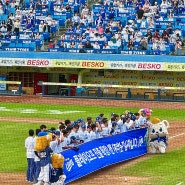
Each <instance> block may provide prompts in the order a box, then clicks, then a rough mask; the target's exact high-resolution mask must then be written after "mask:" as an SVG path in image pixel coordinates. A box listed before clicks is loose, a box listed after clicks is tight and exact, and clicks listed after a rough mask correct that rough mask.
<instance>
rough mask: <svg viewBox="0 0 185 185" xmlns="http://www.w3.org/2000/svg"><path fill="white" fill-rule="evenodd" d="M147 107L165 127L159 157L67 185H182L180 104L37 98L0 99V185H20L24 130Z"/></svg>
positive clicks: (183, 110) (184, 160)
mask: <svg viewBox="0 0 185 185" xmlns="http://www.w3.org/2000/svg"><path fill="white" fill-rule="evenodd" d="M144 107H148V108H150V109H152V110H153V112H152V116H157V117H159V118H160V119H161V120H163V119H166V120H168V121H169V123H170V128H169V130H168V131H169V142H168V144H169V145H168V149H167V152H166V153H165V154H155V155H152V154H147V155H145V156H143V157H139V158H136V159H132V160H129V161H126V162H122V163H119V164H116V165H113V166H109V167H106V168H104V169H102V170H99V171H96V172H94V173H93V174H90V175H88V176H86V177H84V178H82V179H79V180H77V181H74V182H72V183H69V185H81V184H87V185H92V184H96V185H109V184H112V185H122V184H129V185H140V184H141V185H183V184H185V165H184V164H185V157H184V153H185V147H184V146H185V140H184V136H185V126H184V125H185V116H184V115H185V103H184V102H181V103H180V102H154V101H130V100H129V101H127V100H99V99H74V98H44V97H40V96H26V95H23V96H12V97H8V96H1V97H0V121H1V123H0V135H1V140H0V146H1V152H0V159H1V160H0V184H1V185H5V184H8V185H9V184H10V185H20V184H21V185H26V184H29V183H27V182H26V180H25V179H26V176H25V174H26V173H25V172H26V166H27V162H26V150H25V148H24V141H25V139H26V137H27V136H28V130H29V129H34V130H35V129H36V128H39V126H40V125H41V124H45V125H46V126H47V128H51V127H55V128H57V126H58V122H59V121H62V120H65V119H70V120H76V119H78V118H84V119H86V118H87V117H88V116H91V117H93V118H94V119H95V118H96V117H97V116H98V115H99V114H100V113H104V114H105V117H107V118H109V117H110V114H111V113H112V112H114V113H117V114H122V113H123V112H124V111H125V110H130V111H132V112H137V111H138V110H139V109H141V108H144Z"/></svg>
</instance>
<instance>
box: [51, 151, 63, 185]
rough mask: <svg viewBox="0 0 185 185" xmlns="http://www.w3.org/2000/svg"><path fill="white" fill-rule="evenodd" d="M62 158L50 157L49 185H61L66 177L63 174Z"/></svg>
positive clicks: (54, 155) (57, 155)
mask: <svg viewBox="0 0 185 185" xmlns="http://www.w3.org/2000/svg"><path fill="white" fill-rule="evenodd" d="M63 166H64V156H62V155H61V154H56V153H55V154H53V155H52V157H51V177H50V182H51V185H63V184H64V181H65V179H66V175H65V174H64V172H63Z"/></svg>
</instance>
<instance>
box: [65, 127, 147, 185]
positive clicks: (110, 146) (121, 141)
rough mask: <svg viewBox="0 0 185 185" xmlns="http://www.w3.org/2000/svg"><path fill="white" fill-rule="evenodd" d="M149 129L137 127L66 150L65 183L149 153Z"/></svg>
mask: <svg viewBox="0 0 185 185" xmlns="http://www.w3.org/2000/svg"><path fill="white" fill-rule="evenodd" d="M146 132H147V129H146V128H142V129H137V130H131V131H128V132H124V133H121V134H117V135H114V136H108V137H105V138H100V139H96V140H93V141H90V142H87V143H84V144H82V145H80V146H79V150H78V151H75V150H71V149H70V150H65V151H63V152H62V155H63V156H64V157H65V162H64V173H65V174H66V176H67V178H66V181H65V183H69V182H71V181H74V180H76V179H79V178H81V177H83V176H85V175H87V174H90V173H92V172H94V171H96V170H99V169H101V168H104V167H106V166H109V165H112V164H115V163H119V162H121V161H126V160H129V159H132V158H135V157H139V156H141V155H144V154H146V153H147V142H146V141H145V135H146Z"/></svg>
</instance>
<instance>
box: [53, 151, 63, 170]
mask: <svg viewBox="0 0 185 185" xmlns="http://www.w3.org/2000/svg"><path fill="white" fill-rule="evenodd" d="M51 164H52V166H53V168H63V166H64V156H62V155H61V154H56V153H55V154H53V155H52V157H51Z"/></svg>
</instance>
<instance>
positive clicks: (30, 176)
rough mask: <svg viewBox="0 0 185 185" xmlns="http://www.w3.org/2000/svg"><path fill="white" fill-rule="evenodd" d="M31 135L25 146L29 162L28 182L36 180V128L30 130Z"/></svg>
mask: <svg viewBox="0 0 185 185" xmlns="http://www.w3.org/2000/svg"><path fill="white" fill-rule="evenodd" d="M28 133H29V136H28V137H27V138H26V140H25V148H26V157H27V162H28V167H27V173H26V180H27V181H28V182H33V181H34V172H35V161H34V158H35V153H34V146H35V140H34V137H33V136H34V130H32V129H31V130H29V132H28Z"/></svg>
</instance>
